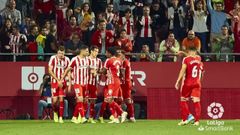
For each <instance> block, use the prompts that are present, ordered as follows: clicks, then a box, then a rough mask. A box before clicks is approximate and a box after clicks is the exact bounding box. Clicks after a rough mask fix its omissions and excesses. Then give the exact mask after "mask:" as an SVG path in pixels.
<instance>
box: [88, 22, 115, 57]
mask: <svg viewBox="0 0 240 135" xmlns="http://www.w3.org/2000/svg"><path fill="white" fill-rule="evenodd" d="M113 43H114V36H113V32H112V31H109V30H106V21H105V20H100V21H99V24H98V30H97V31H95V32H94V33H93V36H92V45H96V46H98V47H99V50H100V53H101V54H105V53H106V50H107V49H108V48H109V47H111V46H113Z"/></svg>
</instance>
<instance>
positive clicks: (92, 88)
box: [88, 85, 98, 99]
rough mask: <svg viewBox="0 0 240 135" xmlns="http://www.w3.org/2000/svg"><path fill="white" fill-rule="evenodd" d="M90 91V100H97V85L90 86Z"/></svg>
mask: <svg viewBox="0 0 240 135" xmlns="http://www.w3.org/2000/svg"><path fill="white" fill-rule="evenodd" d="M88 91H89V95H88V98H89V99H97V91H98V88H97V86H96V85H88Z"/></svg>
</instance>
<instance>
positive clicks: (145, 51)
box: [137, 44, 156, 62]
mask: <svg viewBox="0 0 240 135" xmlns="http://www.w3.org/2000/svg"><path fill="white" fill-rule="evenodd" d="M155 60H156V55H155V53H154V52H150V50H149V46H148V45H146V44H145V45H143V46H142V51H141V54H140V55H139V56H138V58H137V61H140V62H154V61H155Z"/></svg>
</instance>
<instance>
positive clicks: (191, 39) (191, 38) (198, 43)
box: [182, 30, 201, 52]
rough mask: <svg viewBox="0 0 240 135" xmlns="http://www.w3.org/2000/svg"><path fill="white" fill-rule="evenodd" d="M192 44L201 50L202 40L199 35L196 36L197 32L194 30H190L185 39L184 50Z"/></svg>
mask: <svg viewBox="0 0 240 135" xmlns="http://www.w3.org/2000/svg"><path fill="white" fill-rule="evenodd" d="M190 46H195V47H196V48H197V50H198V52H200V49H201V41H200V39H199V38H198V37H196V36H195V33H194V31H193V30H190V31H189V32H188V35H187V37H186V38H184V39H183V42H182V50H183V51H186V50H187V49H188V47H190Z"/></svg>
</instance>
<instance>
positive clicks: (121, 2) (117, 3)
mask: <svg viewBox="0 0 240 135" xmlns="http://www.w3.org/2000/svg"><path fill="white" fill-rule="evenodd" d="M134 4H135V3H134V0H114V2H113V6H114V8H113V10H114V11H115V12H119V16H120V17H123V16H124V15H125V11H126V10H127V9H131V7H132V6H134Z"/></svg>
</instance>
